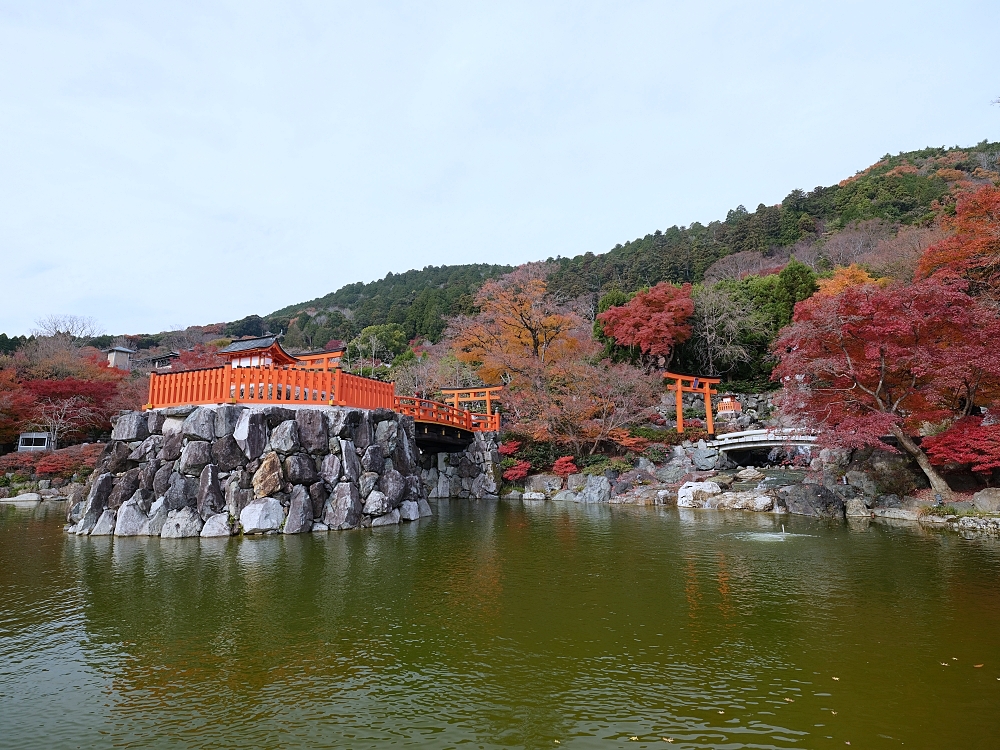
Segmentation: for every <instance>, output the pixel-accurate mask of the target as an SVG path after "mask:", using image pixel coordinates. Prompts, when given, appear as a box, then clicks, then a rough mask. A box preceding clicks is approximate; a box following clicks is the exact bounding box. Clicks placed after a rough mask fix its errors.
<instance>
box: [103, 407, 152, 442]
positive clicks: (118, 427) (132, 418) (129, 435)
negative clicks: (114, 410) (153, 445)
mask: <svg viewBox="0 0 1000 750" xmlns="http://www.w3.org/2000/svg"><path fill="white" fill-rule="evenodd" d="M148 436H149V423H148V421H147V418H146V415H145V414H143V413H142V412H140V411H130V412H128V413H127V414H122V415H121V416H120V417H119V418H118V421H117V422H115V428H114V429H113V430H112V431H111V439H112V440H122V441H124V442H126V443H131V442H132V441H134V440H145V439H146V438H147V437H148Z"/></svg>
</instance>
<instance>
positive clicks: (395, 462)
mask: <svg viewBox="0 0 1000 750" xmlns="http://www.w3.org/2000/svg"><path fill="white" fill-rule="evenodd" d="M420 461H421V457H420V454H419V450H418V449H417V445H416V439H415V431H414V424H413V419H412V418H411V417H401V416H400V415H398V414H396V413H395V412H393V411H391V410H389V409H376V410H371V411H366V410H361V409H344V408H321V409H310V408H299V409H291V408H286V407H280V406H266V407H245V406H237V405H224V406H199V407H177V408H170V409H160V410H154V411H150V412H129V413H126V414H124V415H122V416H121V417H120V418H119V419H118V421H117V423H116V424H115V427H114V432H113V433H112V441H111V442H110V443H108V446H107V448H106V449H105V452H104V454H103V455H102V457H101V460H100V462H99V463H98V465H97V468H96V470H95V471H94V473H93V475H92V477H91V481H90V483H89V485H88V487H87V495H86V498H85V499H84V500H82V501H79V502H76V503H74V504H73V505H72V507H71V508H70V511H69V513H68V518H67V520H68V521H69V522H70V524H71V525H69V526H68V527H67V530H68V531H69V532H70V533H74V534H81V535H82V534H89V535H92V536H94V535H101V534H115V535H117V536H141V535H145V536H161V537H187V536H199V535H200V536H229V535H231V534H237V533H240V532H242V533H244V534H260V533H277V532H282V533H285V534H297V533H303V532H308V531H325V530H335V529H351V528H358V527H366V526H384V525H389V524H396V523H399V522H400V521H415V520H417V519H418V518H419V517H421V516H427V515H430V513H431V510H430V506H429V505H428V504H427V501H426V499H425V497H426V493H425V492H424V487H423V484H422V482H421V474H420Z"/></svg>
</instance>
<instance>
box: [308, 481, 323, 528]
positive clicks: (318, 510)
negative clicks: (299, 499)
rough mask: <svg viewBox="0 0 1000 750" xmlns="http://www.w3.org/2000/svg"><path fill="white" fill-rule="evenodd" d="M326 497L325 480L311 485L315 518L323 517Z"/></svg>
mask: <svg viewBox="0 0 1000 750" xmlns="http://www.w3.org/2000/svg"><path fill="white" fill-rule="evenodd" d="M326 498H327V492H326V485H325V484H324V483H323V482H316V483H315V484H311V485H309V500H310V501H311V502H312V508H313V518H314V519H316V518H322V517H323V506H324V505H326Z"/></svg>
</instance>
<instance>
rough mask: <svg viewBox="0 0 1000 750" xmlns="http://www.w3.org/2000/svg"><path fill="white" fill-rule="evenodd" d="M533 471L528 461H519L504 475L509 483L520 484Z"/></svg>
mask: <svg viewBox="0 0 1000 750" xmlns="http://www.w3.org/2000/svg"><path fill="white" fill-rule="evenodd" d="M529 471H531V464H530V463H529V462H528V461H518V462H517V463H516V464H514V465H513V466H511V467H510V468H509V469H507V471H505V472H504V473H503V478H504V479H506V480H507V481H508V482H520V481H521V480H522V479H524V478H525V477H526V476H528V472H529Z"/></svg>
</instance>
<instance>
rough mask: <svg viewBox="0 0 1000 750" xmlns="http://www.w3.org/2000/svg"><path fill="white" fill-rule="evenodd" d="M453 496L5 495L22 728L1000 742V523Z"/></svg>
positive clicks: (2, 699) (541, 739)
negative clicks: (289, 501)
mask: <svg viewBox="0 0 1000 750" xmlns="http://www.w3.org/2000/svg"><path fill="white" fill-rule="evenodd" d="M435 510H436V511H437V513H438V515H437V516H436V517H435V518H432V519H425V520H423V521H421V522H419V523H414V524H409V525H404V526H401V527H399V528H382V529H376V530H374V531H372V530H367V531H358V532H341V533H332V534H317V535H306V536H301V537H290V538H286V537H279V536H273V537H268V538H258V539H243V540H241V539H231V540H204V541H202V540H197V539H194V540H162V541H161V540H159V539H111V538H94V539H89V538H76V537H67V536H66V535H65V534H64V533H63V531H62V519H61V518H60V517H59V516H60V513H58V512H55V511H46V510H45V509H44V508H41V507H40V508H39V509H36V510H34V511H30V510H28V511H24V510H16V509H13V508H4V509H2V510H0V747H2V748H77V747H83V748H90V747H95V748H104V747H142V748H161V747H162V748H187V747H206V748H209V747H211V748H229V747H255V748H287V747H349V748H367V747H388V746H398V747H431V748H451V747H462V746H468V747H474V748H480V747H482V748H495V747H531V748H552V747H573V748H614V747H629V748H634V747H666V746H667V745H666V743H665V740H664V738H667V739H673V743H672V746H673V747H689V748H693V747H697V748H827V747H844V746H845V743H850V744H851V746H852V747H853V748H858V747H861V748H869V747H877V748H883V747H895V746H902V745H905V746H907V747H917V748H922V747H927V748H932V747H934V748H936V747H947V748H990V747H1000V637H998V635H1000V545H998V543H997V542H995V541H993V540H990V539H963V538H962V537H960V536H958V535H955V534H953V533H949V532H927V531H921V530H920V529H918V528H913V527H910V528H893V527H887V526H880V525H867V524H864V525H856V526H853V525H848V524H844V523H831V522H823V521H816V520H810V519H805V518H797V517H784V518H776V517H774V516H771V515H769V514H767V515H765V514H758V515H755V514H750V513H719V512H714V511H678V510H676V509H662V508H611V507H587V506H579V505H576V504H561V503H539V504H525V505H522V504H520V503H491V502H475V501H472V502H470V501H458V500H452V501H441V502H440V503H438V504H437V505H436V506H435ZM782 522H784V523H785V525H786V528H787V531H788V532H789V535H787V536H786V537H785V538H784V539H783V540H782V538H781V537H780V524H781V523H782ZM774 532H779V533H778V535H775V533H774ZM975 665H982V666H978V667H977V666H975ZM634 738H637V739H634ZM557 741H558V744H557Z"/></svg>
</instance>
